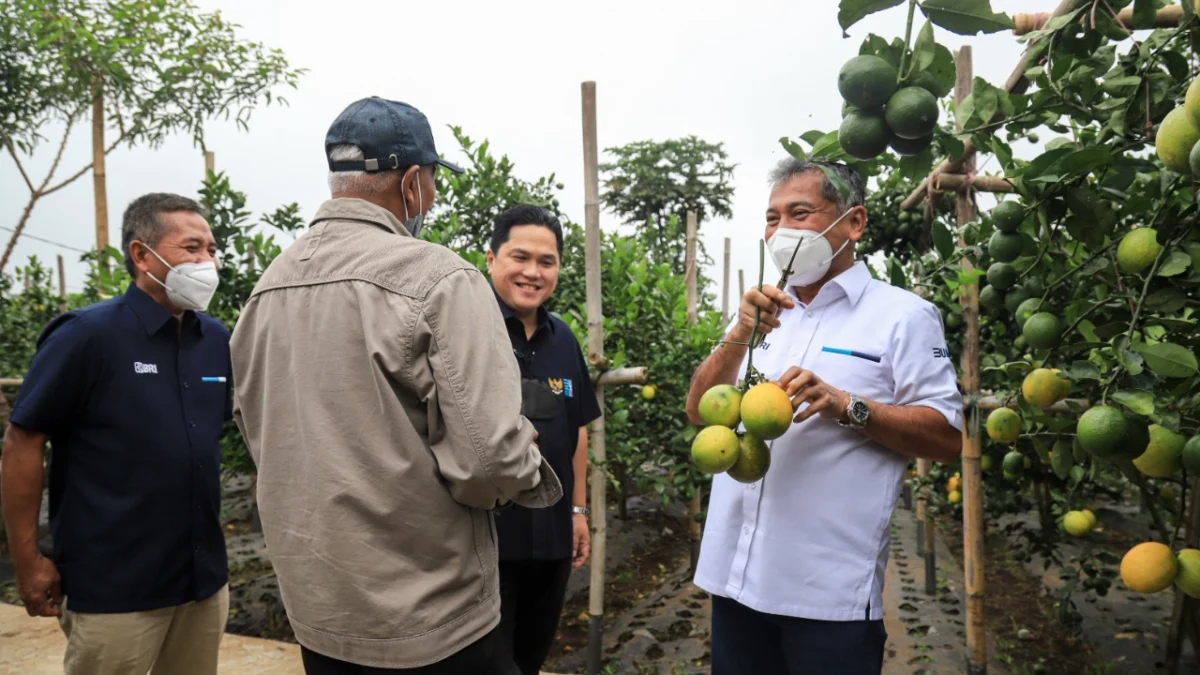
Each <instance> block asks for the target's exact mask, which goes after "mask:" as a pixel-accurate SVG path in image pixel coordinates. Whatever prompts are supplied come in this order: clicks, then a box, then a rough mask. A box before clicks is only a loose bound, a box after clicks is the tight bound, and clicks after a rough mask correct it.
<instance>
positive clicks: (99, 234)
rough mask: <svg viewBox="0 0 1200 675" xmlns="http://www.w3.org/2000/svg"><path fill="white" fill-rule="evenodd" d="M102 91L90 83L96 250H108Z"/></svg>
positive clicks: (96, 84)
mask: <svg viewBox="0 0 1200 675" xmlns="http://www.w3.org/2000/svg"><path fill="white" fill-rule="evenodd" d="M104 161H105V160H104V90H103V89H102V88H101V86H100V80H98V79H97V80H95V81H93V82H92V190H93V192H94V194H95V198H96V250H97V251H100V252H103V251H104V249H106V248H108V188H107V177H108V172H107V171H106V170H105V167H104Z"/></svg>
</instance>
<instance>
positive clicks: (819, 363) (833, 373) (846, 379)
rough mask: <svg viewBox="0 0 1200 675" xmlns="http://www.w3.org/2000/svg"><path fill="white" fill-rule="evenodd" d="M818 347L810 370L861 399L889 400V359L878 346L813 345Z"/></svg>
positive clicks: (891, 397) (887, 401)
mask: <svg viewBox="0 0 1200 675" xmlns="http://www.w3.org/2000/svg"><path fill="white" fill-rule="evenodd" d="M813 347H814V348H815V349H816V350H818V353H817V354H816V359H814V361H815V363H814V364H813V368H812V371H813V372H814V373H816V375H817V377H820V378H821V379H822V380H824V381H825V382H828V383H829V384H831V385H833V386H834V387H837V388H838V389H841V390H843V391H847V392H850V393H852V394H857V395H858V396H862V397H863V398H869V399H871V400H875V401H879V402H881V403H891V402H892V399H893V396H894V392H893V387H892V374H891V362H890V361H889V360H888V355H887V354H886V353H884V350H883V349H882V348H881V347H880V346H879V345H872V344H868V345H866V346H864V347H862V348H859V347H858V346H857V345H855V346H853V347H842V346H840V345H839V346H835V345H832V344H821V345H816V344H814V345H813Z"/></svg>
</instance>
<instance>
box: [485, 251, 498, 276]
mask: <svg viewBox="0 0 1200 675" xmlns="http://www.w3.org/2000/svg"><path fill="white" fill-rule="evenodd" d="M495 264H496V254H495V253H492V249H490V248H489V249H488V250H487V271H488V275H489V276H490V275H491V273H492V265H495Z"/></svg>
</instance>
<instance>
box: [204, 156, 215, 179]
mask: <svg viewBox="0 0 1200 675" xmlns="http://www.w3.org/2000/svg"><path fill="white" fill-rule="evenodd" d="M216 170H217V153H215V152H213V151H212V150H205V151H204V179H205V180H208V174H210V173H212V172H213V171H216Z"/></svg>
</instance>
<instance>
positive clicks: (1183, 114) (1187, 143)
mask: <svg viewBox="0 0 1200 675" xmlns="http://www.w3.org/2000/svg"><path fill="white" fill-rule="evenodd" d="M1186 107H1187V106H1186V104H1185V105H1183V106H1180V107H1178V108H1175V109H1174V110H1172V111H1171V112H1169V113H1167V116H1166V117H1165V118H1163V121H1162V124H1161V125H1159V127H1158V134H1157V135H1156V136H1155V138H1154V147H1155V149H1156V150H1157V151H1158V158H1159V159H1161V160H1162V162H1163V164H1166V165H1167V168H1168V169H1171V170H1172V171H1174V172H1176V173H1190V172H1191V170H1192V166H1191V163H1190V162H1189V157H1190V156H1191V153H1192V148H1193V147H1194V146H1195V145H1196V142H1197V141H1200V129H1197V127H1196V125H1195V124H1193V123H1192V120H1191V119H1189V116H1188V112H1187V110H1186Z"/></svg>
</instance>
